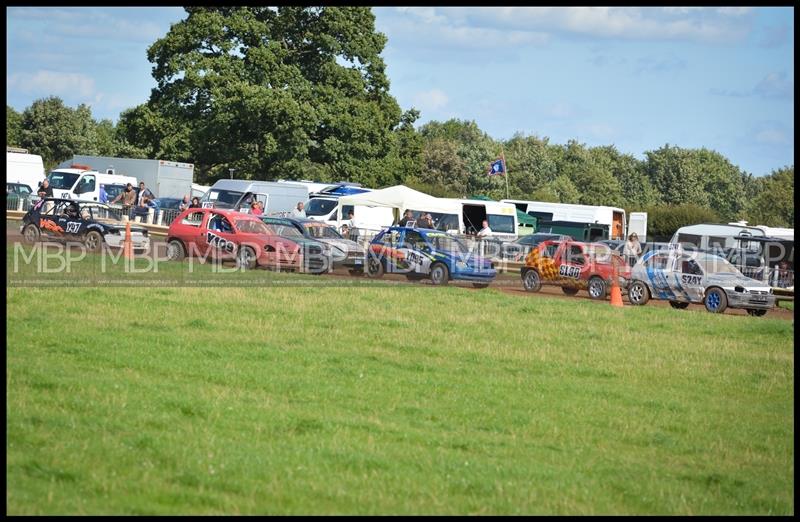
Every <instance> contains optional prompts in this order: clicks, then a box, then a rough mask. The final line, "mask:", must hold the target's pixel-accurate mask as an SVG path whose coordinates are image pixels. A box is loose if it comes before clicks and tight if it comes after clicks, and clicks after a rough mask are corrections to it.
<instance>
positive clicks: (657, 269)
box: [645, 253, 675, 299]
mask: <svg viewBox="0 0 800 522" xmlns="http://www.w3.org/2000/svg"><path fill="white" fill-rule="evenodd" d="M674 261H675V259H674V257H673V256H670V255H669V254H666V253H664V254H656V255H654V256H653V257H651V258H650V259H649V260H648V261H647V264H646V265H645V271H646V273H647V278H648V279H649V280H650V284H651V285H652V287H653V290H654V292H655V293H656V295H658V297H659V298H660V299H670V298H672V297H675V292H674V291H673V287H672V286H671V285H670V281H669V278H670V277H671V276H672V265H673V264H674Z"/></svg>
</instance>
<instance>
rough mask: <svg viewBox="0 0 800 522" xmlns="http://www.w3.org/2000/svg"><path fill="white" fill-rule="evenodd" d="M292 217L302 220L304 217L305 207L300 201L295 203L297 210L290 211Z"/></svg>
mask: <svg viewBox="0 0 800 522" xmlns="http://www.w3.org/2000/svg"><path fill="white" fill-rule="evenodd" d="M292 217H296V218H304V217H306V211H305V205H304V204H303V202H302V201H298V202H297V208H295V209H294V210H292Z"/></svg>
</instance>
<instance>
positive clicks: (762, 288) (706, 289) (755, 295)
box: [628, 247, 775, 316]
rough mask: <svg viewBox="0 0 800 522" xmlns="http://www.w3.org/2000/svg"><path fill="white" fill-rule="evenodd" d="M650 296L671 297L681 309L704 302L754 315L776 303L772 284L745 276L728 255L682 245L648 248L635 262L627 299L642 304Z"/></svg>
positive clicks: (714, 307)
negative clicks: (738, 309) (722, 255)
mask: <svg viewBox="0 0 800 522" xmlns="http://www.w3.org/2000/svg"><path fill="white" fill-rule="evenodd" d="M651 298H652V299H665V300H668V301H669V304H670V305H671V306H672V307H673V308H678V309H683V308H687V307H688V306H689V303H703V304H704V305H705V307H706V310H708V311H709V312H711V313H722V312H724V311H725V310H726V309H727V308H744V309H745V310H747V313H748V314H750V315H754V316H762V315H764V314H766V313H767V310H769V309H770V308H772V307H774V306H775V296H774V295H773V294H772V288H770V287H769V286H768V285H766V284H764V283H762V282H761V281H757V280H755V279H751V278H749V277H746V276H745V275H743V274H742V273H741V272H740V271H739V270H738V269H737V268H736V267H735V266H733V265H732V264H730V263H729V262H728V261H727V260H726V259H724V258H722V257H720V256H717V255H714V254H710V253H707V252H684V251H683V250H682V249H680V248H679V247H674V248H671V249H669V250H660V251H651V252H648V253H646V254H645V255H643V256H642V257H641V259H639V261H638V262H637V263H636V264H635V265H634V266H633V269H632V272H631V282H630V285H629V286H628V300H629V301H630V302H631V304H633V305H643V304H646V303H647V301H648V300H650V299H651Z"/></svg>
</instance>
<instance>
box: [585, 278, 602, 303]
mask: <svg viewBox="0 0 800 522" xmlns="http://www.w3.org/2000/svg"><path fill="white" fill-rule="evenodd" d="M588 290H589V297H591V298H592V299H605V298H606V282H605V281H603V279H602V278H601V277H598V276H592V278H591V279H589V288H588Z"/></svg>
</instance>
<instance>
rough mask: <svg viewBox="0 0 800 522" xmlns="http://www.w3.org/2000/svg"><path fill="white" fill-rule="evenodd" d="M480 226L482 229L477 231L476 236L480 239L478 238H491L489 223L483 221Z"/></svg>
mask: <svg viewBox="0 0 800 522" xmlns="http://www.w3.org/2000/svg"><path fill="white" fill-rule="evenodd" d="M481 225H482V226H483V228H481V229H480V230H479V231H478V234H477V236H478V237H480V238H483V237H491V236H492V229H491V228H489V222H488V221H486V220H485V219H484V220H483V223H481Z"/></svg>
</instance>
